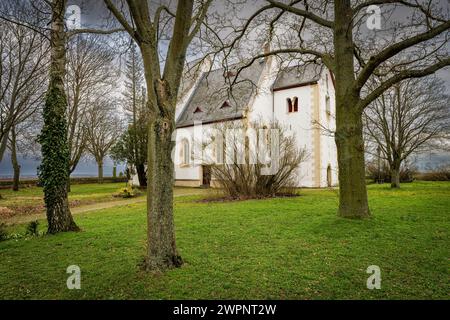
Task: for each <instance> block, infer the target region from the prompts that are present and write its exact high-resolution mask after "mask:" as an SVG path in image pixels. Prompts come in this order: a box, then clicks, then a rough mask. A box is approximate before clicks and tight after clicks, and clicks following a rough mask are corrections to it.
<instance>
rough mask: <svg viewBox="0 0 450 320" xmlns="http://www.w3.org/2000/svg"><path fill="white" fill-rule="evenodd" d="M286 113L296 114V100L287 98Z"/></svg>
mask: <svg viewBox="0 0 450 320" xmlns="http://www.w3.org/2000/svg"><path fill="white" fill-rule="evenodd" d="M287 105H288V112H289V113H292V112H298V98H297V97H294V98H292V99H291V98H287Z"/></svg>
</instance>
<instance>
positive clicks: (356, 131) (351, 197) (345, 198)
mask: <svg viewBox="0 0 450 320" xmlns="http://www.w3.org/2000/svg"><path fill="white" fill-rule="evenodd" d="M336 104H337V106H336V117H337V118H340V121H339V122H337V123H338V125H337V128H336V136H335V140H336V145H337V150H338V165H339V216H341V217H346V218H364V217H367V216H369V215H370V213H369V207H368V202H367V190H366V181H365V167H364V141H363V136H362V122H361V117H360V115H359V114H358V113H356V114H352V113H350V112H348V108H347V106H346V105H345V102H344V105H342V102H339V99H337V103H336Z"/></svg>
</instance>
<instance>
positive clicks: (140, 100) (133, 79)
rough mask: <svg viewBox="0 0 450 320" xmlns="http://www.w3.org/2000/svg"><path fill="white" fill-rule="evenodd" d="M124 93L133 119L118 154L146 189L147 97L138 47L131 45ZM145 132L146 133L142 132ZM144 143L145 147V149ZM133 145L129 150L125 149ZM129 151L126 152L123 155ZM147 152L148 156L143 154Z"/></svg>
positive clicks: (129, 116)
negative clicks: (131, 167)
mask: <svg viewBox="0 0 450 320" xmlns="http://www.w3.org/2000/svg"><path fill="white" fill-rule="evenodd" d="M125 77H126V79H125V91H124V92H123V107H124V110H125V112H126V114H127V115H128V118H129V119H130V126H129V129H128V130H127V132H126V133H124V136H123V138H124V139H121V142H122V143H120V144H119V145H118V146H117V147H118V148H116V151H119V150H122V152H119V153H121V154H122V156H125V155H126V156H125V157H122V159H124V158H126V159H128V164H129V165H132V166H134V168H135V169H136V173H137V176H138V179H139V185H140V186H141V187H145V186H147V172H146V171H147V170H146V164H147V143H148V142H147V140H148V139H147V131H148V128H147V122H148V121H147V112H146V98H145V96H146V93H145V88H144V66H143V63H142V57H141V55H140V54H139V52H138V48H137V47H136V44H135V43H132V44H131V46H130V50H129V53H128V57H127V61H126V71H125ZM142 130H145V131H142ZM142 143H145V146H142ZM126 144H130V146H126ZM125 150H127V152H124V151H125ZM143 151H145V154H143Z"/></svg>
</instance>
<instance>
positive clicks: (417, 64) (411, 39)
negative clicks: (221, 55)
mask: <svg viewBox="0 0 450 320" xmlns="http://www.w3.org/2000/svg"><path fill="white" fill-rule="evenodd" d="M374 6H375V7H374ZM378 9H379V10H378ZM448 14H449V13H448V10H445V9H444V8H442V4H441V5H440V4H439V3H436V2H432V1H404V0H402V1H395V0H384V1H379V0H366V1H362V0H361V1H350V0H335V1H333V2H332V1H328V0H321V1H314V2H312V1H306V0H292V1H289V2H288V3H285V2H281V1H275V0H267V1H265V4H264V5H261V6H258V7H257V8H256V10H254V11H253V13H252V14H251V15H250V17H248V18H246V19H245V22H244V24H242V26H239V27H234V28H233V27H231V28H232V30H233V31H234V33H237V36H234V37H233V40H232V41H230V42H225V43H224V44H223V45H222V47H223V48H226V49H229V50H228V53H226V55H229V53H230V52H231V49H232V48H235V47H237V46H238V45H239V44H242V43H243V42H248V39H250V38H252V37H253V39H255V38H256V39H263V41H270V42H271V43H272V49H271V50H270V51H269V52H265V53H263V54H256V55H253V57H252V58H251V59H250V60H249V62H248V63H247V65H250V64H251V63H253V62H254V61H257V60H258V59H260V58H262V57H266V56H269V55H276V56H279V57H280V58H281V59H282V60H284V61H286V60H292V59H296V60H299V61H303V62H317V61H319V60H320V61H322V62H323V63H324V64H325V65H326V66H327V67H328V69H330V70H331V71H332V73H333V75H334V78H333V79H334V80H335V81H334V82H335V86H336V132H335V141H336V145H337V151H338V164H339V187H340V189H339V212H338V214H339V215H340V216H342V217H349V218H364V217H368V216H369V215H370V212H369V207H368V200H367V190H366V184H365V168H364V140H363V121H362V114H363V111H364V109H365V108H366V107H367V106H368V105H369V104H370V103H371V102H372V101H374V100H375V99H376V98H378V97H379V96H381V95H382V94H383V92H385V91H386V90H388V89H389V88H390V87H391V86H393V85H395V84H396V83H398V82H400V81H402V80H404V79H407V78H418V77H423V76H426V75H429V74H432V73H434V72H436V71H437V70H439V69H441V68H444V67H446V66H448V65H449V64H450V58H449V56H448V45H447V44H448V42H447V41H448V29H449V28H450V20H449V16H448ZM380 19H381V20H380ZM377 20H379V21H381V23H382V24H383V27H382V28H383V29H382V30H376V31H373V30H369V29H371V28H373V26H374V27H375V28H378V25H377V24H378V23H377ZM255 34H256V35H255ZM222 42H223V41H222ZM394 61H395V63H393V62H394ZM382 75H385V76H386V77H385V78H384V80H383V81H382V82H380V83H378V86H377V87H376V88H370V87H368V86H367V84H368V82H369V81H370V80H371V79H373V77H374V76H382ZM387 75H391V76H387ZM238 76H239V72H238V73H237V75H236V77H235V78H236V79H237V78H238Z"/></svg>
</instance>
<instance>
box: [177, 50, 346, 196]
mask: <svg viewBox="0 0 450 320" xmlns="http://www.w3.org/2000/svg"><path fill="white" fill-rule="evenodd" d="M227 70H228V71H227V72H224V69H216V70H212V71H210V70H209V67H208V66H205V65H204V66H203V69H201V68H198V69H197V71H196V72H192V73H194V74H193V75H191V76H190V77H185V79H183V83H182V87H181V89H180V94H179V99H178V101H179V102H178V105H177V108H176V127H177V130H176V133H175V134H174V140H175V141H176V145H175V150H174V153H173V158H174V164H175V181H174V183H175V185H176V186H189V187H199V186H209V185H212V186H214V177H211V173H210V167H209V165H208V164H207V163H202V162H201V161H200V162H199V161H195V159H194V157H193V156H192V152H193V148H194V144H195V141H194V140H195V139H194V130H195V129H194V128H195V125H196V124H198V123H201V124H202V128H203V130H206V131H207V130H208V129H209V128H212V127H213V126H217V124H218V123H219V124H220V123H224V122H229V121H234V122H238V121H244V122H245V121H247V122H249V123H250V122H253V121H258V122H259V123H261V122H267V123H271V122H278V123H279V124H280V125H282V126H283V127H284V128H285V129H286V130H287V133H288V134H293V135H294V136H295V138H296V143H297V144H298V148H299V149H300V148H301V149H305V150H306V152H307V154H308V157H307V159H306V160H305V161H303V162H302V163H301V164H300V167H299V168H298V172H297V174H296V176H297V182H296V184H297V186H298V187H329V186H335V185H337V182H338V180H337V152H336V145H335V142H334V137H333V135H332V134H330V132H334V131H335V98H334V97H335V88H334V78H333V75H332V73H331V72H330V71H329V70H328V69H327V68H326V67H325V66H323V65H317V64H307V65H303V66H295V67H288V68H284V69H282V70H280V68H279V63H278V62H277V60H276V59H275V58H272V57H269V58H265V59H261V60H260V61H255V62H254V63H253V64H252V65H251V66H249V67H248V68H245V69H243V70H242V71H241V72H240V73H239V76H238V78H237V83H236V84H235V85H234V86H233V89H232V92H233V94H232V96H233V99H230V94H229V89H228V88H229V84H228V83H227V82H226V79H227V78H229V79H232V78H234V77H235V76H236V74H235V72H236V71H233V69H232V68H228V69H227Z"/></svg>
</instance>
